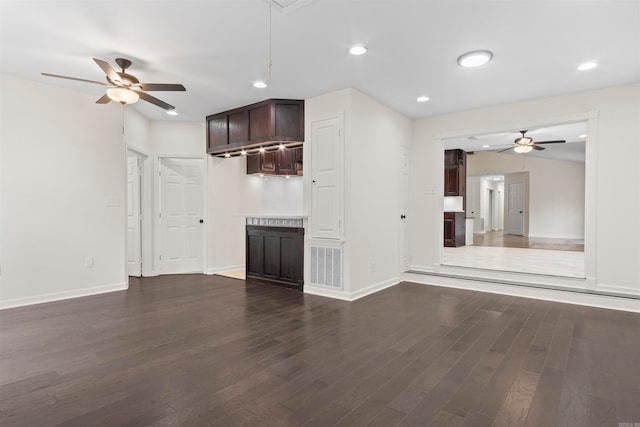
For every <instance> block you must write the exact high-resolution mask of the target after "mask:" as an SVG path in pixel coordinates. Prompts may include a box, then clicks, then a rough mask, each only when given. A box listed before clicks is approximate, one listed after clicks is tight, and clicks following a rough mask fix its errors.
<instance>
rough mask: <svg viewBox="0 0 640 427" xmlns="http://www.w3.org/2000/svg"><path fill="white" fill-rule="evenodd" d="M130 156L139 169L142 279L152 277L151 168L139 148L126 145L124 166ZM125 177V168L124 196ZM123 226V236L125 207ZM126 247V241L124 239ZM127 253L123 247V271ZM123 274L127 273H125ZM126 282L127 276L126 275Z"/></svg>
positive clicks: (125, 230) (145, 155)
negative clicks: (136, 162) (136, 161)
mask: <svg viewBox="0 0 640 427" xmlns="http://www.w3.org/2000/svg"><path fill="white" fill-rule="evenodd" d="M130 154H133V155H135V156H137V157H138V159H139V167H140V217H141V218H140V219H141V221H140V263H141V264H142V269H141V273H142V277H149V276H154V275H155V274H154V271H153V265H152V262H149V261H150V260H153V245H152V239H150V236H152V235H153V221H151V215H150V213H151V211H152V209H151V206H152V187H153V185H152V179H151V168H150V167H149V166H150V165H149V158H150V156H149V154H148V153H145V152H144V151H142V150H140V149H139V148H136V147H132V146H131V145H129V144H127V145H126V150H125V164H126V162H127V158H128V157H129V155H130ZM127 191H128V190H127V176H126V168H125V195H127ZM124 215H125V224H124V232H125V236H126V233H127V223H126V220H127V210H126V207H125V212H124ZM125 245H126V239H125ZM126 258H127V253H126V247H125V270H126V264H127V259H126ZM125 273H127V272H126V271H125ZM126 276H127V280H128V277H129V275H128V274H126Z"/></svg>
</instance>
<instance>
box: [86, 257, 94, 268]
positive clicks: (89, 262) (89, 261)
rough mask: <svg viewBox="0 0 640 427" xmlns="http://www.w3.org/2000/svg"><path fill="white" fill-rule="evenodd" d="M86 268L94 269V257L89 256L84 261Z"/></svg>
mask: <svg viewBox="0 0 640 427" xmlns="http://www.w3.org/2000/svg"><path fill="white" fill-rule="evenodd" d="M84 266H85V267H87V268H92V267H93V257H92V256H88V257H86V258H85V259H84Z"/></svg>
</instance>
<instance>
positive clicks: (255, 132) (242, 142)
mask: <svg viewBox="0 0 640 427" xmlns="http://www.w3.org/2000/svg"><path fill="white" fill-rule="evenodd" d="M206 121H207V153H209V154H212V155H214V156H219V157H224V156H225V154H230V155H237V154H239V153H240V150H247V151H251V150H257V149H259V148H260V147H264V148H269V147H274V146H277V145H280V144H285V145H287V146H295V145H301V144H302V142H304V100H300V99H267V100H265V101H262V102H258V103H255V104H251V105H247V106H244V107H241V108H236V109H233V110H229V111H224V112H222V113H218V114H213V115H210V116H207V118H206Z"/></svg>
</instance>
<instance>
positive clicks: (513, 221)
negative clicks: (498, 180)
mask: <svg viewBox="0 0 640 427" xmlns="http://www.w3.org/2000/svg"><path fill="white" fill-rule="evenodd" d="M507 199H508V200H507V215H508V221H507V224H508V225H509V228H508V230H506V234H516V235H518V236H523V235H524V182H512V183H509V184H508V187H507ZM488 203H491V201H488ZM489 221H491V218H489Z"/></svg>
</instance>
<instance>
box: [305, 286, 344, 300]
mask: <svg viewBox="0 0 640 427" xmlns="http://www.w3.org/2000/svg"><path fill="white" fill-rule="evenodd" d="M303 289H304V293H305V294H310V295H318V296H321V297H327V298H334V299H340V300H343V301H351V296H350V295H349V294H348V293H347V292H344V291H334V290H332V289H327V288H321V287H317V286H311V285H304V288H303Z"/></svg>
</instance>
